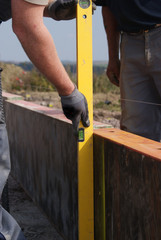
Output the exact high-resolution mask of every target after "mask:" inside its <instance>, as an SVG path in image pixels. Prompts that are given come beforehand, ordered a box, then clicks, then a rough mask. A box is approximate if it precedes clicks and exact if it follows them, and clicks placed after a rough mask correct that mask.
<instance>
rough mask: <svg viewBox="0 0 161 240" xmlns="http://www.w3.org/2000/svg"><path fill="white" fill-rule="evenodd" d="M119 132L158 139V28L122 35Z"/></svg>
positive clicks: (160, 97) (160, 136) (160, 116)
mask: <svg viewBox="0 0 161 240" xmlns="http://www.w3.org/2000/svg"><path fill="white" fill-rule="evenodd" d="M120 59H121V69H120V93H121V109H122V114H121V121H120V125H121V129H122V130H125V131H128V132H131V133H134V134H137V135H140V136H143V137H146V138H149V139H152V140H155V141H160V139H161V27H159V28H154V29H151V30H149V31H145V32H141V33H137V34H132V33H131V34H130V33H122V34H121V44H120Z"/></svg>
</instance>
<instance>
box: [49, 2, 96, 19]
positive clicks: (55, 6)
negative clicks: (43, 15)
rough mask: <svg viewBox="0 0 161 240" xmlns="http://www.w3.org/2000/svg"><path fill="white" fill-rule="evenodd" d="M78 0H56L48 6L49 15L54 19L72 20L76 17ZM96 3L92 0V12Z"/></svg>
mask: <svg viewBox="0 0 161 240" xmlns="http://www.w3.org/2000/svg"><path fill="white" fill-rule="evenodd" d="M77 3H78V0H54V1H53V2H51V3H49V5H48V6H47V9H46V10H47V12H48V15H49V16H50V17H51V18H53V19H54V20H57V21H60V20H71V19H74V18H76V5H77ZM95 10H96V5H95V4H94V3H93V2H92V13H93V14H94V11H95Z"/></svg>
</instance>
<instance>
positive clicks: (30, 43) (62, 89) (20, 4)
mask: <svg viewBox="0 0 161 240" xmlns="http://www.w3.org/2000/svg"><path fill="white" fill-rule="evenodd" d="M43 11H44V6H39V5H36V4H35V5H34V4H29V3H27V2H25V1H23V0H12V24H13V30H14V32H15V34H16V35H17V37H18V38H19V40H20V42H21V44H22V46H23V48H24V50H25V52H26V53H27V55H28V57H29V58H30V59H31V61H32V62H33V64H34V65H35V66H36V67H37V68H38V69H39V70H40V72H42V73H43V74H44V75H45V76H46V77H47V79H48V80H49V81H50V82H51V83H53V84H54V85H55V87H56V88H57V90H58V92H59V94H60V95H69V94H70V93H71V92H72V91H73V90H74V85H73V83H72V82H71V80H70V78H69V76H68V74H67V73H66V71H65V69H64V67H63V65H62V63H61V62H60V60H59V58H58V55H57V52H56V48H55V45H54V42H53V39H52V37H51V35H50V33H49V31H48V30H47V28H46V27H45V25H44V24H43Z"/></svg>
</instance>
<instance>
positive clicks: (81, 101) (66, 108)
mask: <svg viewBox="0 0 161 240" xmlns="http://www.w3.org/2000/svg"><path fill="white" fill-rule="evenodd" d="M60 97H61V104H62V108H63V112H64V115H65V116H66V117H67V118H68V119H70V120H71V121H72V123H73V129H74V133H75V135H76V136H78V128H79V122H80V120H82V124H83V126H84V127H89V126H90V121H89V118H88V105H87V100H86V98H85V96H84V95H83V94H82V93H81V92H79V91H78V89H77V87H76V86H75V89H74V91H73V92H72V93H71V94H70V95H68V96H60Z"/></svg>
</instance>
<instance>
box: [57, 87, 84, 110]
mask: <svg viewBox="0 0 161 240" xmlns="http://www.w3.org/2000/svg"><path fill="white" fill-rule="evenodd" d="M60 97H61V102H62V103H63V104H70V105H71V104H76V103H78V102H80V101H81V100H82V99H83V98H84V95H83V94H82V93H81V92H79V91H78V89H77V86H76V85H75V88H74V90H73V92H72V93H71V94H70V95H68V96H60Z"/></svg>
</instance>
